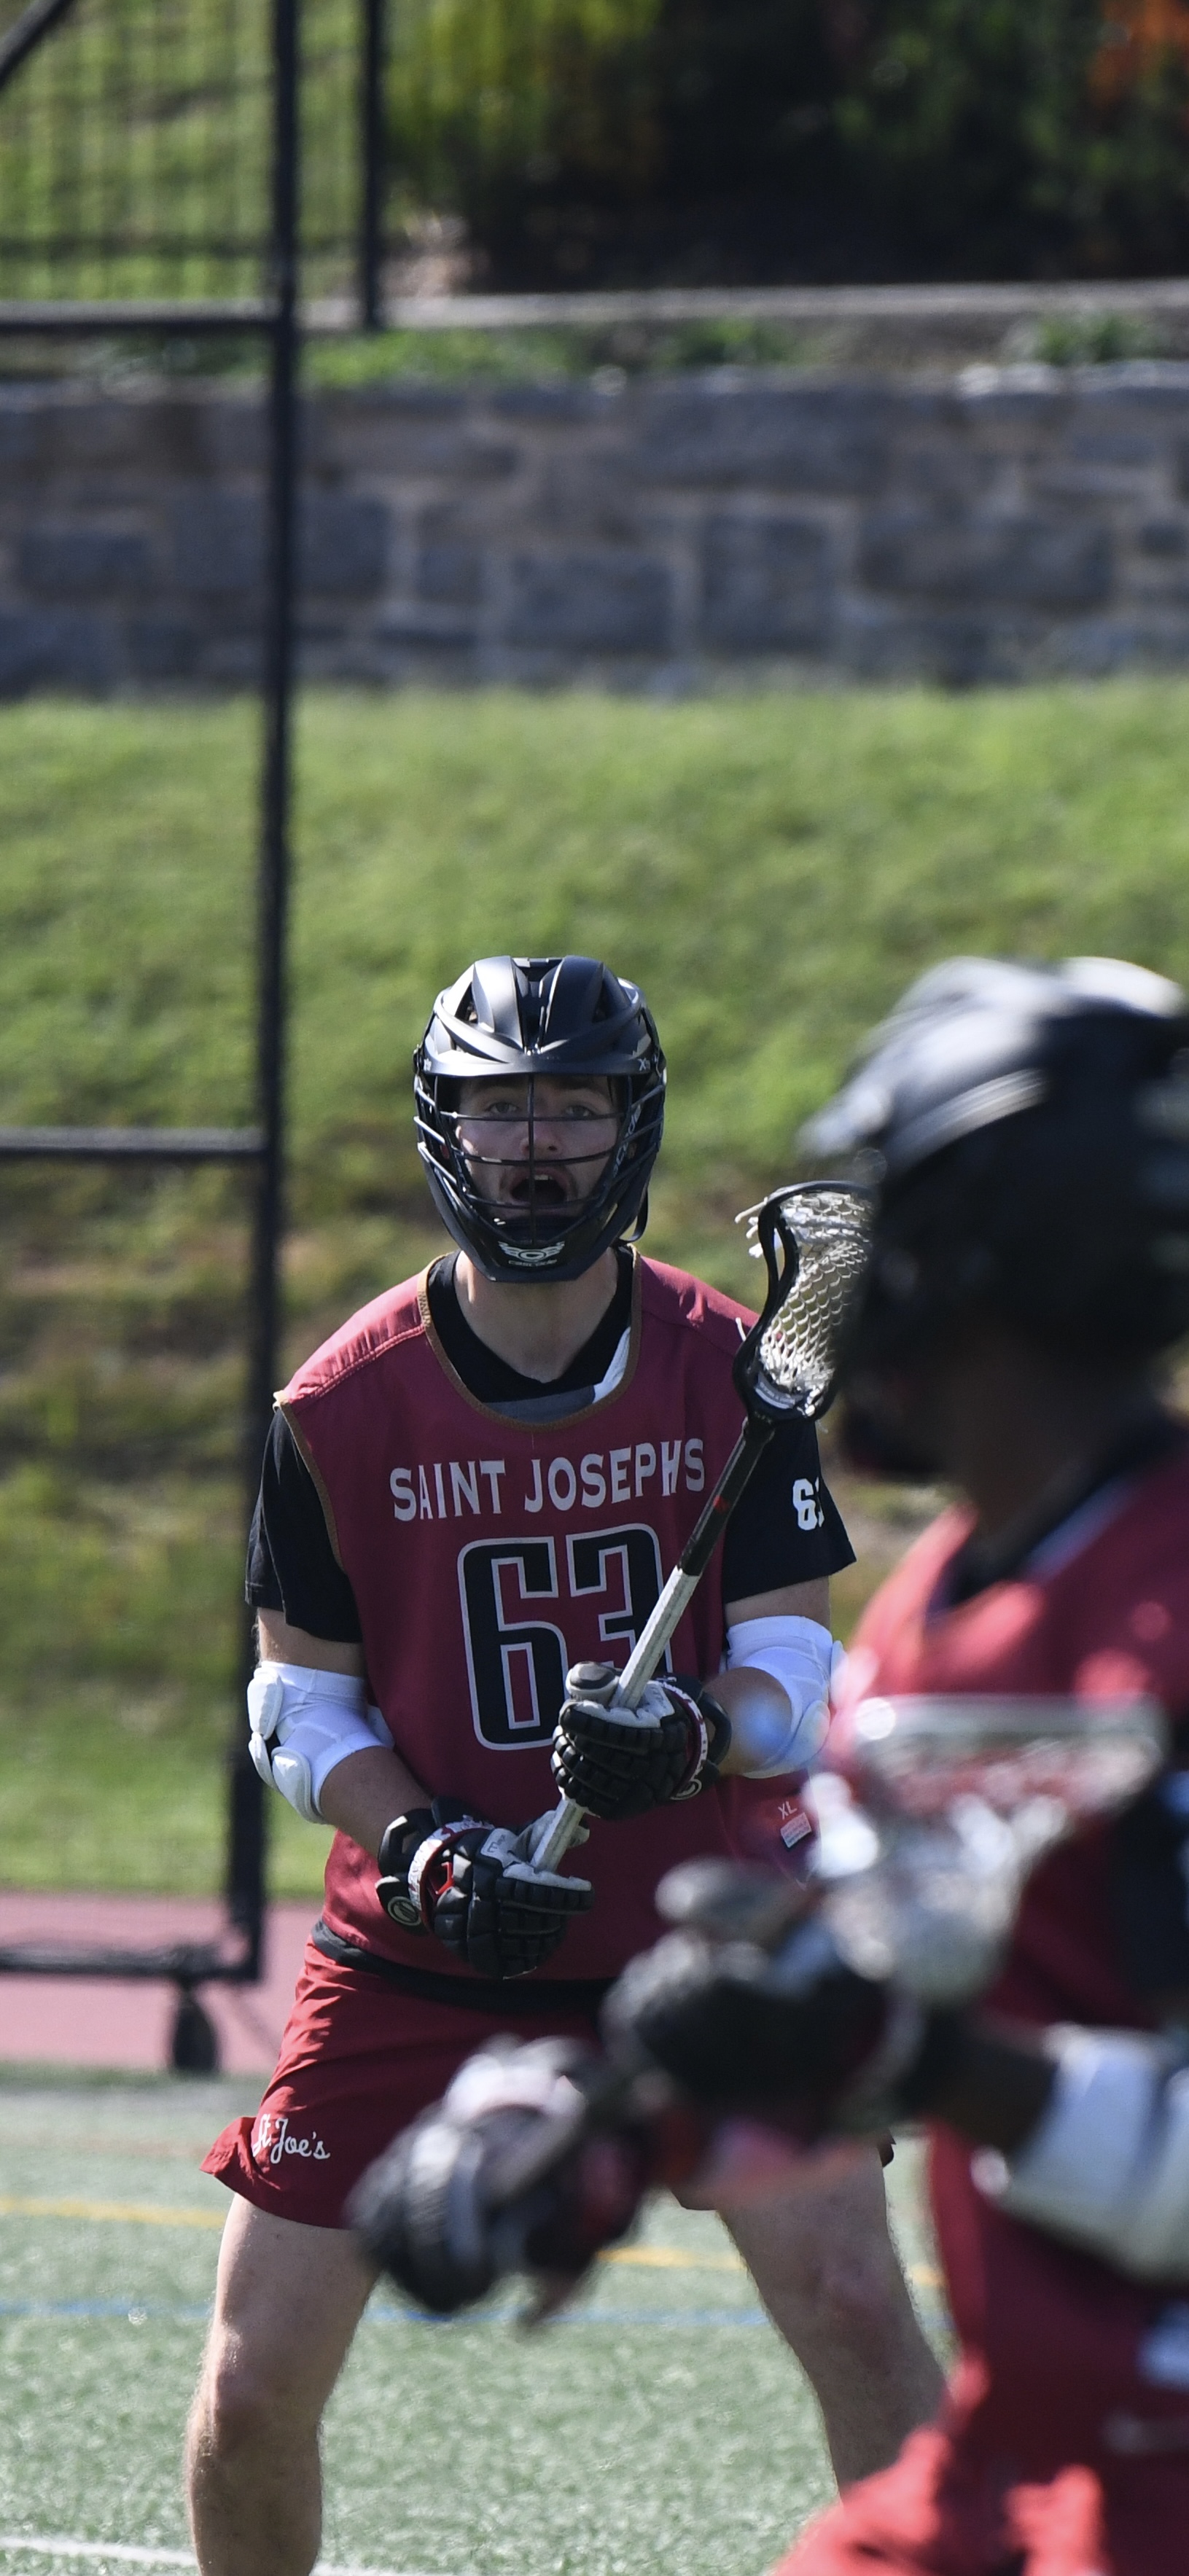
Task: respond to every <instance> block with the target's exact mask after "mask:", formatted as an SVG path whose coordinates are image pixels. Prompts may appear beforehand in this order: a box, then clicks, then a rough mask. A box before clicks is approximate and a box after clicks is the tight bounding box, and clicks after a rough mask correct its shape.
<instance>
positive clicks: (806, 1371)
mask: <svg viewBox="0 0 1189 2576" xmlns="http://www.w3.org/2000/svg"><path fill="white" fill-rule="evenodd" d="M871 1204H872V1203H871V1194H870V1192H869V1191H867V1190H865V1189H860V1188H859V1187H858V1186H857V1185H853V1184H851V1183H849V1182H846V1181H798V1182H794V1183H792V1184H791V1185H790V1186H789V1187H788V1188H787V1189H783V1190H774V1191H773V1192H772V1194H771V1196H770V1197H769V1198H766V1199H761V1200H760V1201H759V1202H758V1203H757V1205H756V1206H755V1207H750V1208H744V1209H743V1210H742V1211H741V1213H740V1214H739V1216H737V1217H736V1219H735V1223H736V1225H745V1226H746V1228H747V1236H748V1251H749V1252H750V1254H751V1257H752V1259H753V1260H755V1261H763V1262H764V1263H765V1265H766V1268H767V1273H768V1289H767V1294H766V1296H765V1299H764V1304H763V1309H762V1312H761V1314H760V1317H759V1320H758V1322H757V1323H755V1324H753V1326H752V1328H751V1331H750V1333H749V1334H748V1335H747V1338H746V1340H745V1341H744V1342H743V1344H742V1345H741V1347H740V1350H739V1352H738V1354H737V1357H736V1360H735V1368H734V1377H735V1385H736V1387H737V1389H738V1391H739V1394H740V1395H741V1396H742V1398H743V1401H744V1403H745V1404H746V1405H747V1406H748V1408H749V1410H750V1411H754V1412H760V1413H767V1414H770V1415H772V1416H774V1417H776V1418H781V1417H783V1416H784V1415H786V1414H790V1413H796V1414H800V1415H801V1416H802V1417H803V1419H804V1420H805V1421H807V1422H816V1421H817V1420H818V1419H819V1417H820V1416H821V1415H822V1414H823V1413H824V1412H825V1411H826V1409H827V1407H828V1405H829V1404H830V1403H831V1402H832V1400H833V1396H834V1392H835V1388H836V1387H837V1384H838V1370H839V1362H840V1359H841V1357H842V1354H843V1351H844V1349H845V1345H846V1337H847V1332H848V1329H849V1326H850V1324H851V1321H852V1319H853V1316H854V1314H855V1311H856V1309H857V1306H858V1302H859V1297H860V1294H861V1292H862V1289H863V1285H864V1282H865V1280H866V1277H867V1268H868V1263H869V1260H870V1253H871Z"/></svg>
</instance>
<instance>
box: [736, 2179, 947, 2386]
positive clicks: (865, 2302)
mask: <svg viewBox="0 0 1189 2576" xmlns="http://www.w3.org/2000/svg"><path fill="white" fill-rule="evenodd" d="M724 2217H725V2218H726V2223H727V2226H728V2228H729V2229H730V2232H731V2234H732V2236H733V2237H734V2239H735V2242H736V2244H737V2246H738V2248H739V2251H740V2253H741V2254H742V2256H743V2259H744V2261H745V2263H746V2264H747V2266H748V2269H749V2270H750V2272H751V2274H752V2277H753V2279H754V2280H755V2283H756V2286H757V2288H758V2289H759V2291H760V2293H761V2295H762V2297H763V2298H764V2299H765V2301H766V2303H767V2305H768V2306H769V2308H770V2309H771V2310H772V2312H773V2314H774V2315H775V2316H776V2317H777V2319H778V2321H779V2322H780V2323H782V2324H784V2326H785V2328H786V2331H789V2330H790V2329H791V2330H792V2339H793V2340H794V2342H799V2340H800V2334H801V2333H808V2334H810V2335H816V2334H817V2333H821V2334H824V2335H826V2336H827V2337H829V2339H830V2340H831V2341H834V2342H837V2343H840V2344H842V2345H844V2346H848V2347H850V2349H851V2350H858V2351H860V2352H864V2353H867V2354H868V2355H870V2356H871V2357H872V2358H874V2357H875V2355H876V2354H877V2353H879V2352H880V2351H883V2350H886V2349H887V2346H888V2344H889V2342H891V2343H893V2344H894V2343H896V2342H897V2341H899V2340H900V2339H901V2338H902V2337H903V2336H904V2334H905V2333H912V2334H913V2335H914V2336H915V2333H916V2327H915V2320H914V2317H913V2311H912V2305H911V2302H910V2300H909V2296H908V2291H907V2288H906V2286H905V2282H904V2276H903V2274H902V2272H901V2270H900V2266H899V2263H898V2262H897V2259H896V2255H895V2252H894V2250H893V2247H892V2242H891V2238H890V2236H889V2234H888V2224H887V2208H886V2203H885V2200H884V2191H883V2178H882V2175H881V2174H880V2172H879V2168H878V2165H877V2163H876V2162H875V2159H874V2156H873V2157H872V2159H871V2162H870V2168H869V2169H868V2167H867V2166H866V2164H864V2165H863V2166H859V2167H856V2168H855V2169H854V2170H852V2171H845V2170H844V2171H843V2172H842V2174H841V2175H840V2176H839V2178H838V2181H837V2183H836V2184H834V2186H833V2187H824V2188H823V2187H821V2186H819V2187H818V2188H816V2189H814V2188H807V2189H805V2190H804V2191H803V2192H801V2191H793V2192H790V2194H789V2196H788V2198H787V2199H784V2200H781V2201H778V2202H775V2203H769V2204H766V2205H765V2206H763V2207H761V2208H757V2209H753V2210H749V2211H747V2212H743V2211H738V2212H733V2211H726V2212H724Z"/></svg>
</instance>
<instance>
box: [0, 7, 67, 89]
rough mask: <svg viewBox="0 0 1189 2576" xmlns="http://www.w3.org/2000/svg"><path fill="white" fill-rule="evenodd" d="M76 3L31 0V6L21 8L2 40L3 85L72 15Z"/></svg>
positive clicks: (0, 75)
mask: <svg viewBox="0 0 1189 2576" xmlns="http://www.w3.org/2000/svg"><path fill="white" fill-rule="evenodd" d="M74 6H75V0H30V6H29V7H28V8H27V9H23V10H22V11H21V14H20V17H19V18H18V19H17V20H16V21H15V23H14V25H13V26H11V27H10V28H9V30H8V33H7V35H6V36H5V37H4V38H3V39H2V40H0V89H7V87H8V84H9V82H10V80H12V79H13V78H14V76H15V74H16V73H17V72H19V70H20V68H21V64H22V63H23V62H26V61H27V60H28V57H29V55H30V54H32V53H36V51H37V47H38V46H39V45H40V44H42V43H44V41H45V38H46V37H47V36H52V34H53V32H54V29H55V27H57V26H59V25H60V24H61V21H62V19H63V18H65V17H68V16H69V14H70V11H71V10H72V9H73V7H74Z"/></svg>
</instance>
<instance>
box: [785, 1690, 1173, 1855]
mask: <svg viewBox="0 0 1189 2576" xmlns="http://www.w3.org/2000/svg"><path fill="white" fill-rule="evenodd" d="M1166 1750H1167V1731H1166V1727H1165V1722H1164V1717H1163V1713H1162V1711H1161V1710H1160V1709H1159V1707H1158V1706H1157V1704H1156V1702H1155V1701H1154V1700H1151V1699H1145V1698H1142V1697H1140V1696H1138V1695H1137V1696H1136V1697H1134V1698H1128V1699H1061V1698H1057V1697H1052V1698H1047V1697H1046V1698H1042V1697H1040V1696H1039V1695H1037V1696H1035V1697H1020V1698H1015V1697H1010V1698H1009V1697H1007V1696H1006V1695H998V1694H987V1695H984V1696H979V1697H970V1698H964V1697H958V1696H956V1695H955V1696H954V1697H952V1698H951V1697H949V1696H945V1695H939V1696H937V1697H936V1698H932V1697H931V1698H915V1699H914V1698H904V1699H865V1700H860V1702H859V1704H858V1706H857V1708H855V1709H854V1711H853V1712H852V1713H851V1714H849V1715H848V1716H845V1717H844V1718H843V1720H842V1723H841V1726H840V1729H839V1741H838V1744H837V1749H836V1751H835V1753H834V1765H835V1767H836V1768H837V1769H839V1770H841V1771H842V1773H843V1775H844V1777H845V1778H846V1779H847V1780H848V1782H849V1783H850V1786H851V1788H852V1789H853V1790H854V1792H855V1795H856V1796H857V1797H858V1798H859V1799H860V1800H861V1802H862V1804H863V1806H864V1807H866V1808H867V1810H868V1812H869V1813H871V1814H873V1815H897V1816H906V1817H914V1818H917V1819H921V1820H924V1819H929V1818H932V1817H936V1816H943V1815H946V1814H947V1813H948V1812H949V1811H950V1810H951V1809H952V1807H953V1806H954V1805H955V1803H956V1802H957V1801H958V1800H960V1799H964V1798H978V1799H980V1800H981V1802H982V1804H983V1806H985V1807H989V1808H990V1810H991V1812H992V1814H994V1815H996V1816H1000V1817H1002V1818H1003V1819H1004V1821H1005V1822H1007V1823H1012V1822H1013V1821H1015V1820H1016V1819H1018V1818H1019V1817H1020V1816H1021V1815H1022V1814H1023V1813H1024V1812H1026V1811H1027V1810H1029V1809H1032V1808H1035V1807H1036V1806H1037V1804H1038V1802H1039V1804H1040V1805H1041V1806H1042V1807H1043V1808H1044V1809H1046V1810H1048V1811H1050V1812H1051V1816H1052V1821H1053V1825H1054V1829H1055V1830H1069V1829H1070V1828H1071V1827H1073V1826H1075V1825H1079V1824H1085V1823H1089V1822H1090V1821H1091V1820H1092V1819H1093V1818H1094V1817H1096V1816H1107V1815H1113V1814H1114V1813H1115V1812H1116V1811H1117V1809H1118V1808H1120V1807H1123V1806H1126V1804H1127V1803H1128V1801H1129V1800H1130V1799H1131V1798H1135V1797H1138V1795H1139V1793H1140V1791H1141V1789H1144V1788H1146V1787H1147V1784H1148V1782H1149V1780H1151V1779H1152V1778H1153V1776H1154V1774H1155V1773H1156V1771H1157V1770H1158V1769H1159V1767H1160V1764H1161V1763H1162V1761H1163V1760H1164V1758H1165V1754H1166ZM1038 1822H1039V1818H1038Z"/></svg>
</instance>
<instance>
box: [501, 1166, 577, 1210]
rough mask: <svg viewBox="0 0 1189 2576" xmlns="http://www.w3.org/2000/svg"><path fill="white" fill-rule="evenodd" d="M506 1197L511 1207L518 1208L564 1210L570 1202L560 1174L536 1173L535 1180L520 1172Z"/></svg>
mask: <svg viewBox="0 0 1189 2576" xmlns="http://www.w3.org/2000/svg"><path fill="white" fill-rule="evenodd" d="M508 1196H509V1198H510V1199H511V1201H512V1204H513V1206H514V1207H520V1208H536V1209H541V1210H544V1209H546V1208H564V1207H568V1205H569V1202H570V1191H569V1188H568V1187H567V1184H566V1181H565V1180H564V1179H563V1177H562V1174H561V1173H560V1172H538V1173H537V1174H536V1175H535V1179H534V1177H533V1176H532V1175H530V1174H529V1173H528V1172H521V1173H520V1175H519V1177H518V1178H517V1179H516V1180H514V1181H513V1183H512V1186H511V1188H510V1190H509V1192H508Z"/></svg>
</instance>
